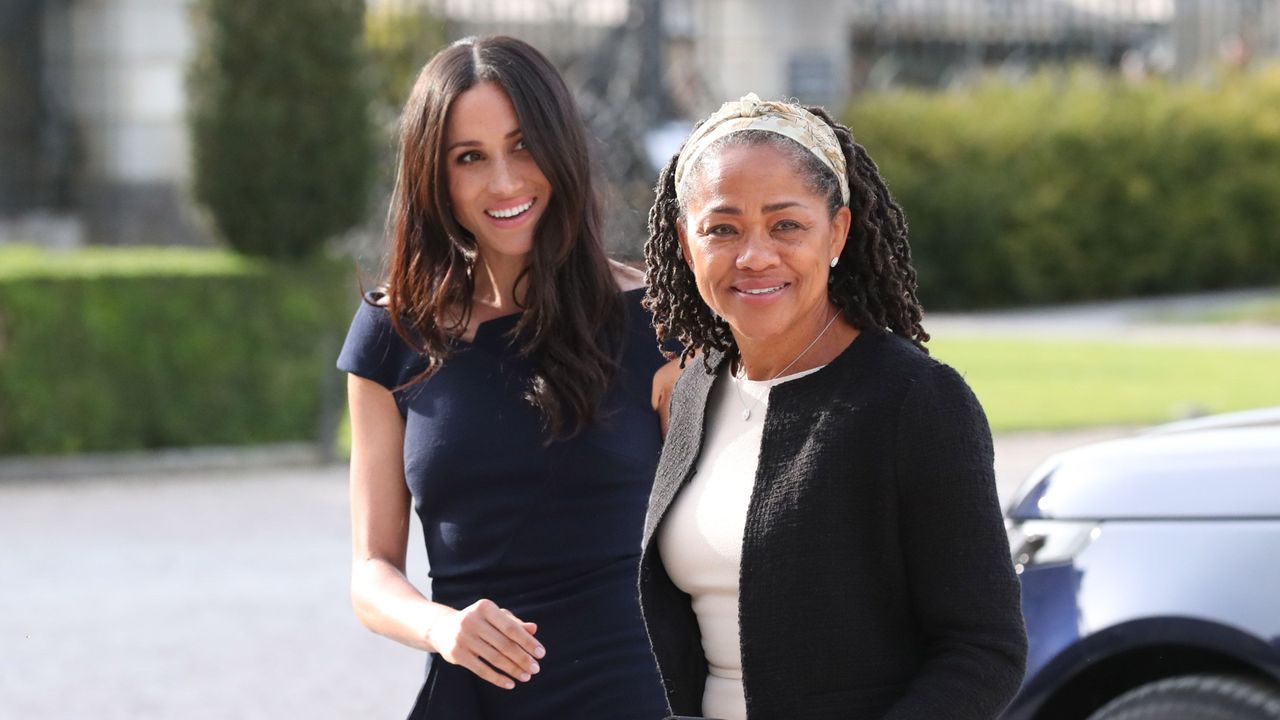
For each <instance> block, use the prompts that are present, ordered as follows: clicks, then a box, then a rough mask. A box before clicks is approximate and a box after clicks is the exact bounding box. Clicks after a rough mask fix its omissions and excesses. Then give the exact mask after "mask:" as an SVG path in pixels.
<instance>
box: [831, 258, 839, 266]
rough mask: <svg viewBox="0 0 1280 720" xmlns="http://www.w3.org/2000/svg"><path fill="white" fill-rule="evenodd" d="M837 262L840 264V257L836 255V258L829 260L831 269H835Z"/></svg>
mask: <svg viewBox="0 0 1280 720" xmlns="http://www.w3.org/2000/svg"><path fill="white" fill-rule="evenodd" d="M839 262H840V256H839V255H837V256H835V257H833V258H831V267H835V266H836V265H837V264H838V263H839Z"/></svg>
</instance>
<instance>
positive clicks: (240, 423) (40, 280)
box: [0, 248, 357, 455]
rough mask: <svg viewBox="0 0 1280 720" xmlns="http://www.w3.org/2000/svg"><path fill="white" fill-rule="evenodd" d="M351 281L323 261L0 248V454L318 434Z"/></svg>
mask: <svg viewBox="0 0 1280 720" xmlns="http://www.w3.org/2000/svg"><path fill="white" fill-rule="evenodd" d="M352 276H353V274H352V272H351V270H350V268H348V267H347V266H346V264H344V263H338V262H336V261H333V260H314V261H309V262H307V263H298V264H293V265H275V264H270V263H267V262H263V261H255V260H247V259H244V258H242V257H238V256H235V255H232V254H230V253H223V252H217V251H193V250H189V249H187V250H157V249H110V250H86V251H77V252H74V253H69V254H68V253H52V252H43V251H37V250H33V249H30V248H16V249H15V248H0V455H12V454H61V453H76V452H92V451H116V450H134V449H146V448H163V447H184V446H196V445H224V444H240V443H261V442H282V441H313V440H317V439H322V440H323V441H324V442H329V441H331V437H330V438H325V437H323V436H322V433H324V432H326V429H325V428H322V427H321V425H322V424H323V422H324V421H323V418H324V417H327V416H328V415H331V414H332V413H326V412H322V410H332V409H334V408H335V407H336V406H339V405H340V403H341V396H340V388H341V385H340V383H336V382H335V381H334V377H335V376H336V375H337V373H336V371H334V370H333V361H334V358H335V356H336V354H337V350H338V347H339V346H340V343H341V339H342V336H343V334H344V332H345V329H346V326H347V323H348V322H349V321H350V316H351V311H352V309H353V308H354V307H355V301H356V297H357V296H356V290H355V287H354V285H353V281H352V280H350V278H351V277H352ZM335 395H336V397H335Z"/></svg>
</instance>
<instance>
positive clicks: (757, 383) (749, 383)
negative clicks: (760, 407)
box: [729, 338, 856, 388]
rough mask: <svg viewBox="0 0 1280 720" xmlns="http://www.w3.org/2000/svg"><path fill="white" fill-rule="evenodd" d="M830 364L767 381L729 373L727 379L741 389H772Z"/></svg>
mask: <svg viewBox="0 0 1280 720" xmlns="http://www.w3.org/2000/svg"><path fill="white" fill-rule="evenodd" d="M855 340H856V338H855ZM853 343H854V340H851V341H849V344H850V345H853ZM846 349H847V348H846ZM840 352H841V353H842V354H843V353H844V350H841V351H840ZM837 357H839V356H837ZM832 362H835V360H834V359H833V360H832ZM830 364H831V363H824V364H822V365H818V366H817V367H811V368H809V369H808V370H801V371H799V372H793V373H790V374H788V375H779V376H778V377H776V378H771V379H769V380H752V379H750V378H745V377H742V378H740V377H738V376H737V375H734V374H733V372H729V378H730V379H731V380H733V381H734V382H736V383H740V384H741V385H742V386H743V387H765V388H771V387H774V386H775V385H781V384H783V383H786V382H791V381H792V380H799V379H800V378H802V377H806V376H808V375H812V374H814V373H816V372H818V371H819V370H822V369H823V368H825V367H826V366H827V365H830ZM730 370H732V368H730Z"/></svg>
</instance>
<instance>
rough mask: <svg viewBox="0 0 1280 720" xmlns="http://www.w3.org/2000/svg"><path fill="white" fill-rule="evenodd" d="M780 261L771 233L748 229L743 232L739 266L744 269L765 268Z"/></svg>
mask: <svg viewBox="0 0 1280 720" xmlns="http://www.w3.org/2000/svg"><path fill="white" fill-rule="evenodd" d="M777 262H778V252H777V249H776V248H774V246H773V240H772V238H770V237H769V233H767V232H764V231H754V230H748V231H747V232H746V233H744V234H743V237H742V244H741V245H740V246H739V250H738V267H739V268H742V269H743V270H764V269H766V268H770V267H773V266H774V265H776V264H777Z"/></svg>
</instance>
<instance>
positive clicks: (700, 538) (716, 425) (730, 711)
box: [658, 368, 820, 720]
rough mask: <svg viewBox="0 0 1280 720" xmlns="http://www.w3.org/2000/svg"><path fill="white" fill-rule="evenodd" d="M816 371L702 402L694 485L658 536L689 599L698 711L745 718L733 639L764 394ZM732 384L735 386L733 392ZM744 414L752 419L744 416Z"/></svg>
mask: <svg viewBox="0 0 1280 720" xmlns="http://www.w3.org/2000/svg"><path fill="white" fill-rule="evenodd" d="M819 369H820V368H813V369H812V370H806V371H804V372H799V373H795V374H793V375H787V376H784V377H780V378H777V379H774V380H768V381H752V380H738V379H736V378H733V377H731V376H729V375H728V374H727V373H726V374H725V375H722V376H721V377H719V378H717V379H716V382H715V386H714V387H713V388H712V390H711V396H710V397H709V398H708V401H707V414H706V427H705V429H704V435H703V444H702V452H701V453H700V455H699V456H698V464H697V468H696V469H695V471H694V476H693V479H692V480H690V482H689V484H688V485H687V486H686V487H685V488H683V489H682V490H681V491H680V494H679V495H678V496H677V497H676V499H675V500H674V501H673V502H672V504H671V508H670V509H669V510H668V511H667V515H666V517H665V518H664V519H663V521H662V527H661V528H659V530H658V551H659V553H660V554H661V556H662V563H663V565H664V566H665V567H666V569H667V574H668V575H669V576H670V577H671V580H672V582H674V583H675V584H676V587H678V588H680V589H681V590H683V591H684V592H686V593H688V594H689V596H690V597H691V598H692V600H693V611H694V613H695V614H696V615H697V617H698V629H699V630H700V631H701V633H702V650H703V652H704V653H705V654H706V657H707V665H708V675H707V685H706V690H705V692H704V693H703V696H702V713H703V714H704V715H706V716H707V717H712V718H722V719H723V720H745V718H746V716H747V707H746V700H745V699H744V696H743V691H742V652H741V646H740V643H739V637H738V573H739V569H740V566H741V562H742V536H743V530H744V529H745V527H746V521H747V506H748V505H749V504H750V502H751V490H752V487H753V485H754V484H755V477H756V466H757V463H758V460H759V457H760V439H761V434H762V433H763V431H764V418H765V412H766V410H767V408H768V405H769V390H770V388H772V387H773V386H775V385H779V384H781V383H784V382H788V381H790V380H795V379H797V378H801V377H804V376H805V375H808V374H810V373H812V372H816V371H817V370H819ZM735 386H736V387H735ZM744 409H750V411H751V417H750V418H749V419H744V418H743V410H744Z"/></svg>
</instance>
